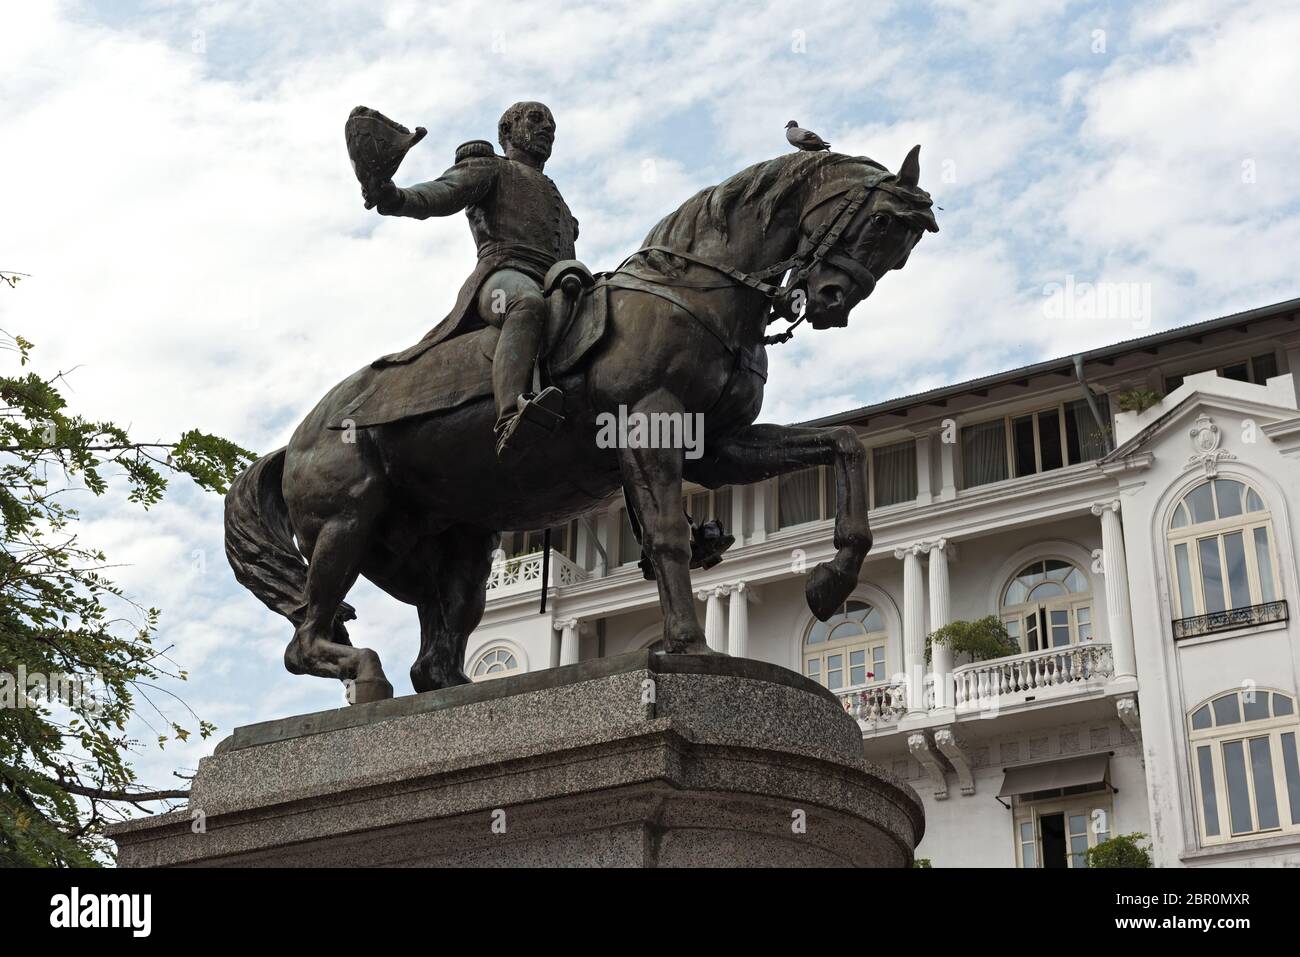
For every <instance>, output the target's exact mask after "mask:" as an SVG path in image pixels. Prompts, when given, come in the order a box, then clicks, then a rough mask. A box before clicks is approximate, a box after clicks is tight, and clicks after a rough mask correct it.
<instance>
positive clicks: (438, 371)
mask: <svg viewBox="0 0 1300 957" xmlns="http://www.w3.org/2000/svg"><path fill="white" fill-rule="evenodd" d="M542 291H543V293H544V294H545V295H546V302H547V306H548V313H547V320H546V330H545V334H544V336H543V345H542V353H541V356H540V362H541V365H542V367H543V368H544V370H545V372H546V374H547V375H548V376H549V377H550V378H552V379H554V378H556V377H558V376H561V375H563V374H564V373H566V372H569V371H571V370H573V369H574V368H576V367H577V365H578V364H579V363H580V362H581V361H582V359H583V358H584V357H585V356H586V355H587V353H588V352H590V351H591V349H592V348H593V347H594V346H595V345H596V344H597V343H598V342H600V341H601V339H603V338H604V336H605V329H606V323H607V316H608V313H609V290H608V286H607V285H606V284H604V283H603V282H600V283H598V282H596V281H595V279H594V278H593V277H592V274H591V272H590V271H589V270H588V269H587V267H586V266H584V265H583V264H582V263H580V262H578V261H577V260H565V261H563V262H558V263H556V264H555V265H554V266H552V267H551V269H550V271H549V272H548V273H547V275H546V279H545V281H544V283H543V286H542ZM499 336H500V332H499V331H498V330H497V329H495V328H493V327H492V326H485V327H484V328H482V329H478V330H476V331H474V332H468V333H465V334H464V335H460V336H456V337H455V338H452V339H447V340H446V341H444V342H440V343H439V344H438V345H436V346H434V347H433V348H431V349H428V350H427V351H425V352H424V353H422V354H420V355H419V356H417V357H416V358H414V359H412V360H411V361H410V362H408V363H404V364H401V365H392V366H385V367H382V368H378V369H371V370H369V375H368V376H367V377H366V378H365V379H364V380H363V381H364V383H365V385H364V387H363V388H362V390H361V392H360V393H359V394H358V395H357V396H356V398H354V399H353V400H352V401H351V402H349V403H348V404H347V405H346V406H345V407H344V409H343V411H342V412H341V413H340V415H339V420H338V421H336V422H332V423H331V424H330V428H332V429H343V428H347V427H348V426H351V427H353V428H358V429H365V428H372V427H374V426H378V425H386V424H388V423H390V422H399V421H401V420H402V419H409V418H413V417H416V416H423V415H433V414H435V413H439V412H446V411H449V410H451V409H455V408H458V407H460V406H462V405H466V404H468V403H470V402H474V401H476V400H478V399H482V398H484V397H490V396H491V395H492V357H493V355H494V354H495V352H496V344H497V338H498V337H499Z"/></svg>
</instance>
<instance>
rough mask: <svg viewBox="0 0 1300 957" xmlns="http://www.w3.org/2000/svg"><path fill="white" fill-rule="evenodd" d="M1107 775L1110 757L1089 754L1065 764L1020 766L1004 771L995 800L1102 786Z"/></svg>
mask: <svg viewBox="0 0 1300 957" xmlns="http://www.w3.org/2000/svg"><path fill="white" fill-rule="evenodd" d="M1109 773H1110V754H1109V753H1103V754H1088V755H1084V756H1083V757H1081V758H1067V759H1066V760H1064V761H1044V762H1043V763H1042V764H1022V765H1021V766H1020V767H1016V768H1007V769H1006V771H1005V772H1004V774H1003V777H1002V790H1001V791H999V792H998V797H1000V798H1004V797H1014V796H1015V795H1018V794H1030V793H1032V792H1034V791H1050V790H1052V789H1054V788H1072V787H1078V786H1079V785H1083V784H1104V783H1106V776H1107V775H1108V774H1109Z"/></svg>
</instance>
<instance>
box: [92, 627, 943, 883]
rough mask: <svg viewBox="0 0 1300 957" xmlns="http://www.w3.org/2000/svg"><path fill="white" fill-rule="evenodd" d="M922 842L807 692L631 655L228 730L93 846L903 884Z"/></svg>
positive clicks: (743, 667) (910, 807)
mask: <svg viewBox="0 0 1300 957" xmlns="http://www.w3.org/2000/svg"><path fill="white" fill-rule="evenodd" d="M200 825H201V826H200ZM924 827H925V822H924V815H923V812H922V808H921V801H920V799H919V798H918V797H917V796H916V793H915V792H914V791H912V789H911V788H910V787H908V785H907V784H905V783H903V782H902V781H900V780H898V779H896V778H895V777H893V775H891V774H889V773H888V772H886V771H884V770H882V769H881V768H878V767H876V766H874V765H871V764H868V763H867V762H866V761H865V760H864V758H863V757H862V739H861V735H860V733H859V731H858V727H857V723H856V722H855V721H854V720H853V719H852V718H851V717H850V716H849V715H847V714H845V713H844V709H843V707H842V705H841V703H840V701H839V699H838V698H836V697H835V695H833V694H831V693H830V692H829V691H827V690H826V689H825V688H823V687H821V686H820V685H818V684H816V683H814V682H812V681H809V680H808V679H806V678H804V677H803V676H801V675H799V674H796V673H794V672H792V671H788V670H786V669H784V668H779V667H776V666H774V665H769V664H765V663H763V662H758V661H752V660H749V659H743V658H730V657H726V656H713V655H708V656H682V655H657V654H652V653H649V652H637V653H634V654H630V655H623V656H620V657H617V658H603V659H598V660H594V661H587V662H582V663H580V664H576V665H570V666H567V667H564V668H555V669H552V670H549V671H539V672H532V673H529V674H524V675H518V676H514V677H507V678H501V679H497V680H494V681H488V682H484V683H482V684H474V685H465V686H462V687H458V688H449V689H445V690H443V691H434V692H428V693H426V694H418V695H411V696H408V697H403V698H395V699H391V700H388V701H378V702H374V703H371V704H366V705H359V706H355V707H351V708H342V709H339V710H336V711H322V712H317V713H315V714H309V715H301V716H298V717H293V718H285V719H282V720H279V721H269V722H265V723H263V724H255V725H249V726H248V727H243V728H237V729H236V730H235V732H234V734H233V735H232V736H231V737H229V738H227V739H226V740H224V741H222V742H221V744H220V745H218V746H217V749H216V753H215V754H214V755H213V756H212V757H209V758H205V759H203V760H202V761H201V762H200V764H199V769H198V774H197V776H196V777H195V780H194V786H193V789H192V791H191V795H190V804H189V808H188V809H184V810H178V811H175V812H172V813H170V814H164V815H158V816H156V817H151V818H146V819H141V820H137V821H131V822H127V823H126V824H122V825H117V826H115V827H114V828H113V829H112V831H111V834H112V837H113V838H114V840H116V841H117V843H118V847H119V852H120V853H119V864H120V865H121V866H124V867H149V866H184V865H206V866H262V865H278V866H329V867H361V866H440V867H456V866H556V865H559V866H630V867H705V866H714V865H737V866H868V867H902V866H907V865H909V864H910V863H911V860H912V851H913V849H914V848H915V847H916V845H917V843H918V842H919V841H920V839H921V836H922V833H923V831H924Z"/></svg>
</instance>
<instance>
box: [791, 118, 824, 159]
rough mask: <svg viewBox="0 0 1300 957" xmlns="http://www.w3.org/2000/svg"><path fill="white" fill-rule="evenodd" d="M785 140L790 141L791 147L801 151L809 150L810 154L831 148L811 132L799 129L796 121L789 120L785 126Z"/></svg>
mask: <svg viewBox="0 0 1300 957" xmlns="http://www.w3.org/2000/svg"><path fill="white" fill-rule="evenodd" d="M785 138H786V139H787V140H789V141H790V145H791V146H797V147H799V149H801V150H809V151H810V152H816V151H817V150H828V149H830V148H831V144H830V143H827V142H826V141H825V140H824V139H822V138H821V137H820V136H818V135H817V134H816V133H814V132H813V131H812V130H805V129H802V128H800V126H799V123H798V122H797V121H796V120H791V121H790V122H789V123H787V124H785Z"/></svg>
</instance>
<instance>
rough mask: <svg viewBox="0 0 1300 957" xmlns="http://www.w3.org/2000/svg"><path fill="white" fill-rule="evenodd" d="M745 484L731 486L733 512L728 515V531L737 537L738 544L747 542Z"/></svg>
mask: <svg viewBox="0 0 1300 957" xmlns="http://www.w3.org/2000/svg"><path fill="white" fill-rule="evenodd" d="M746 488H747V486H745V485H733V486H731V514H730V515H729V516H727V523H728V524H727V532H728V534H730V535H732V536H734V537H735V539H736V545H737V546H739V545H744V544H745V498H746V496H745V489H746Z"/></svg>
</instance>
